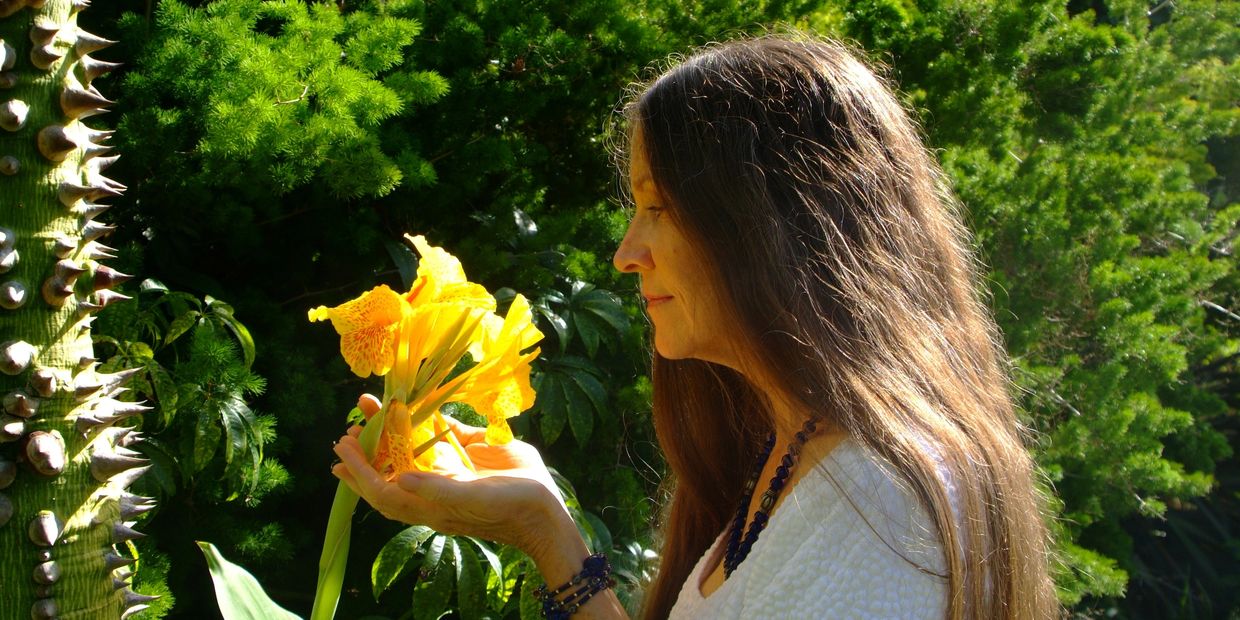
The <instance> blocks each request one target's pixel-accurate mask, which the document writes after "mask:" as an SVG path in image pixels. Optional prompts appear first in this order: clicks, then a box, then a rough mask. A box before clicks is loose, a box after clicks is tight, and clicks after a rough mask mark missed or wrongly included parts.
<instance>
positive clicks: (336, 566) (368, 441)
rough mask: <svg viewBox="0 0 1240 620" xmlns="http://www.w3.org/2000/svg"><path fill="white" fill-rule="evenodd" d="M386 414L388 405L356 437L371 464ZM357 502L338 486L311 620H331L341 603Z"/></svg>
mask: <svg viewBox="0 0 1240 620" xmlns="http://www.w3.org/2000/svg"><path fill="white" fill-rule="evenodd" d="M386 415H387V405H386V404H385V405H384V407H383V409H381V410H380V411H379V413H376V414H375V416H374V417H373V418H371V419H370V421H368V422H367V423H366V425H365V426H364V427H362V434H361V435H359V436H358V438H357V440H358V442H360V443H361V444H362V450H363V451H365V453H366V460H368V461H369V460H373V459H374V457H375V448H376V447H377V446H378V445H379V435H380V434H381V433H382V432H383V421H384V416H386ZM357 500H358V496H357V494H356V493H354V492H353V490H352V489H350V488H349V485H347V484H345V483H344V482H341V483H340V484H339V486H337V487H336V498H335V500H333V501H332V512H331V516H330V517H328V519H327V535H326V536H324V538H323V553H322V555H320V556H319V581H318V584H317V585H316V586H315V589H314V607H313V609H312V610H311V611H310V620H331V618H333V617H335V615H336V605H338V604H339V603H340V589H341V587H342V586H343V584H344V571H345V568H346V565H347V564H348V559H349V536H350V534H351V533H352V531H353V511H354V510H355V509H356V508H357Z"/></svg>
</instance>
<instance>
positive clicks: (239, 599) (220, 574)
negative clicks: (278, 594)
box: [198, 541, 301, 620]
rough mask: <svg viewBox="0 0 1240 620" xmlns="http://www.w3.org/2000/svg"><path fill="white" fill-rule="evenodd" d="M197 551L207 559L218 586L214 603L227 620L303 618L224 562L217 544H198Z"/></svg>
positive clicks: (296, 619)
mask: <svg viewBox="0 0 1240 620" xmlns="http://www.w3.org/2000/svg"><path fill="white" fill-rule="evenodd" d="M198 548H199V549H201V550H202V555H203V556H204V557H206V559H207V568H208V569H210V571H211V581H212V583H214V584H215V600H216V603H218V604H219V606H220V614H222V615H223V616H224V620H255V619H256V618H262V619H263V620H301V617H300V616H298V615H296V614H294V613H292V612H290V611H288V610H287V609H284V608H283V607H280V606H279V605H277V604H275V602H274V601H272V600H271V598H270V597H268V596H267V593H266V592H264V591H263V587H262V586H261V585H259V583H258V580H257V579H255V578H254V576H253V575H251V574H250V573H249V572H248V571H246V570H245V569H244V568H242V567H240V566H238V565H236V564H233V563H232V562H229V561H228V560H226V559H224V556H222V555H220V552H219V550H217V549H216V548H215V545H212V544H211V543H207V542H202V541H198Z"/></svg>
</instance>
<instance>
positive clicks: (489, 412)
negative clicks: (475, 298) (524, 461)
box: [451, 295, 542, 445]
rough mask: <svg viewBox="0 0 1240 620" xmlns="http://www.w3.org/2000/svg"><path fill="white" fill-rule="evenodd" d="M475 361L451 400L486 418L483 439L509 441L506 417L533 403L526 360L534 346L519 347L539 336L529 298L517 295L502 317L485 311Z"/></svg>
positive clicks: (536, 353) (536, 352) (509, 433)
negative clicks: (470, 408) (479, 349)
mask: <svg viewBox="0 0 1240 620" xmlns="http://www.w3.org/2000/svg"><path fill="white" fill-rule="evenodd" d="M482 331H483V337H482V342H481V347H480V348H481V356H480V358H479V363H478V365H477V366H475V367H474V368H472V369H470V371H469V375H470V376H469V377H468V378H467V379H466V380H465V382H464V383H463V385H462V386H461V388H460V390H459V391H458V392H457V393H456V394H455V395H453V396H452V398H451V400H456V401H462V402H465V403H467V404H469V405H470V406H471V407H473V408H474V409H475V410H476V411H477V412H478V413H479V414H482V415H484V416H486V418H487V433H486V440H487V443H489V444H491V445H499V444H505V443H508V442H509V441H512V430H511V429H510V428H509V427H508V418H511V417H514V416H516V415H519V414H520V413H521V412H522V411H525V410H526V409H529V408H530V407H531V406H533V404H534V389H533V388H532V387H531V386H530V362H531V361H532V360H533V359H534V358H536V357H538V352H539V350H538V349H534V350H533V351H530V352H528V353H524V354H522V353H521V351H523V350H524V349H527V348H529V347H531V346H533V345H534V343H536V342H538V341H539V340H541V339H542V333H541V332H539V331H538V328H536V327H534V324H533V316H532V314H531V313H530V305H529V302H527V301H526V300H525V297H523V296H521V295H517V296H516V298H514V299H513V300H512V305H511V306H509V308H508V314H507V316H506V317H504V318H503V319H500V318H499V317H498V316H495V315H489V316H487V317H486V318H485V319H484V321H483V329H482Z"/></svg>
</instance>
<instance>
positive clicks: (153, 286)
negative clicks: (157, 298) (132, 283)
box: [138, 278, 168, 293]
mask: <svg viewBox="0 0 1240 620" xmlns="http://www.w3.org/2000/svg"><path fill="white" fill-rule="evenodd" d="M147 291H150V292H155V293H167V292H168V287H167V286H164V283H163V282H160V281H159V280H156V279H155V278H147V279H145V280H143V281H142V282H140V283H139V284H138V292H140V293H145V292H147Z"/></svg>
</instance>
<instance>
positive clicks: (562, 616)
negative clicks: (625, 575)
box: [534, 553, 616, 620]
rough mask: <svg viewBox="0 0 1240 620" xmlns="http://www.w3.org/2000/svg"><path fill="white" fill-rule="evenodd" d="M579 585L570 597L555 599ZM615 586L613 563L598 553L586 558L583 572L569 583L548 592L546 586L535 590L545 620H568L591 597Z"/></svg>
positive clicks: (569, 594)
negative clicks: (612, 572) (612, 571)
mask: <svg viewBox="0 0 1240 620" xmlns="http://www.w3.org/2000/svg"><path fill="white" fill-rule="evenodd" d="M583 583H584V585H582V584H583ZM578 585H580V586H581V587H579V588H577V589H576V590H573V591H572V592H569V593H568V596H565V597H564V598H562V599H559V600H556V598H555V597H557V596H559V595H561V594H563V593H564V592H565V591H567V590H569V589H571V588H574V587H576V586H578ZM614 585H616V582H615V580H613V579H612V578H611V563H610V562H608V561H607V556H605V555H603V554H601V553H596V554H594V555H592V556H590V557H588V558H586V560H585V562H583V563H582V569H581V572H580V573H577V574H576V575H574V576H573V578H572V579H570V580H569V581H568V583H566V584H564V585H562V586H560V587H558V588H556V589H554V590H551V591H547V586H546V585H545V584H544V585H541V586H538V588H537V589H535V590H534V597H535V598H537V599H538V600H540V601H542V608H543V617H544V618H547V619H548V620H568V617H569V616H571V615H573V614H574V613H576V612H577V609H578V608H580V607H581V606H582V605H584V604H585V603H586V601H588V600H590V597H592V596H594V595H595V594H598V593H599V592H602V591H603V590H606V589H607V588H610V587H612V586H614Z"/></svg>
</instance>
